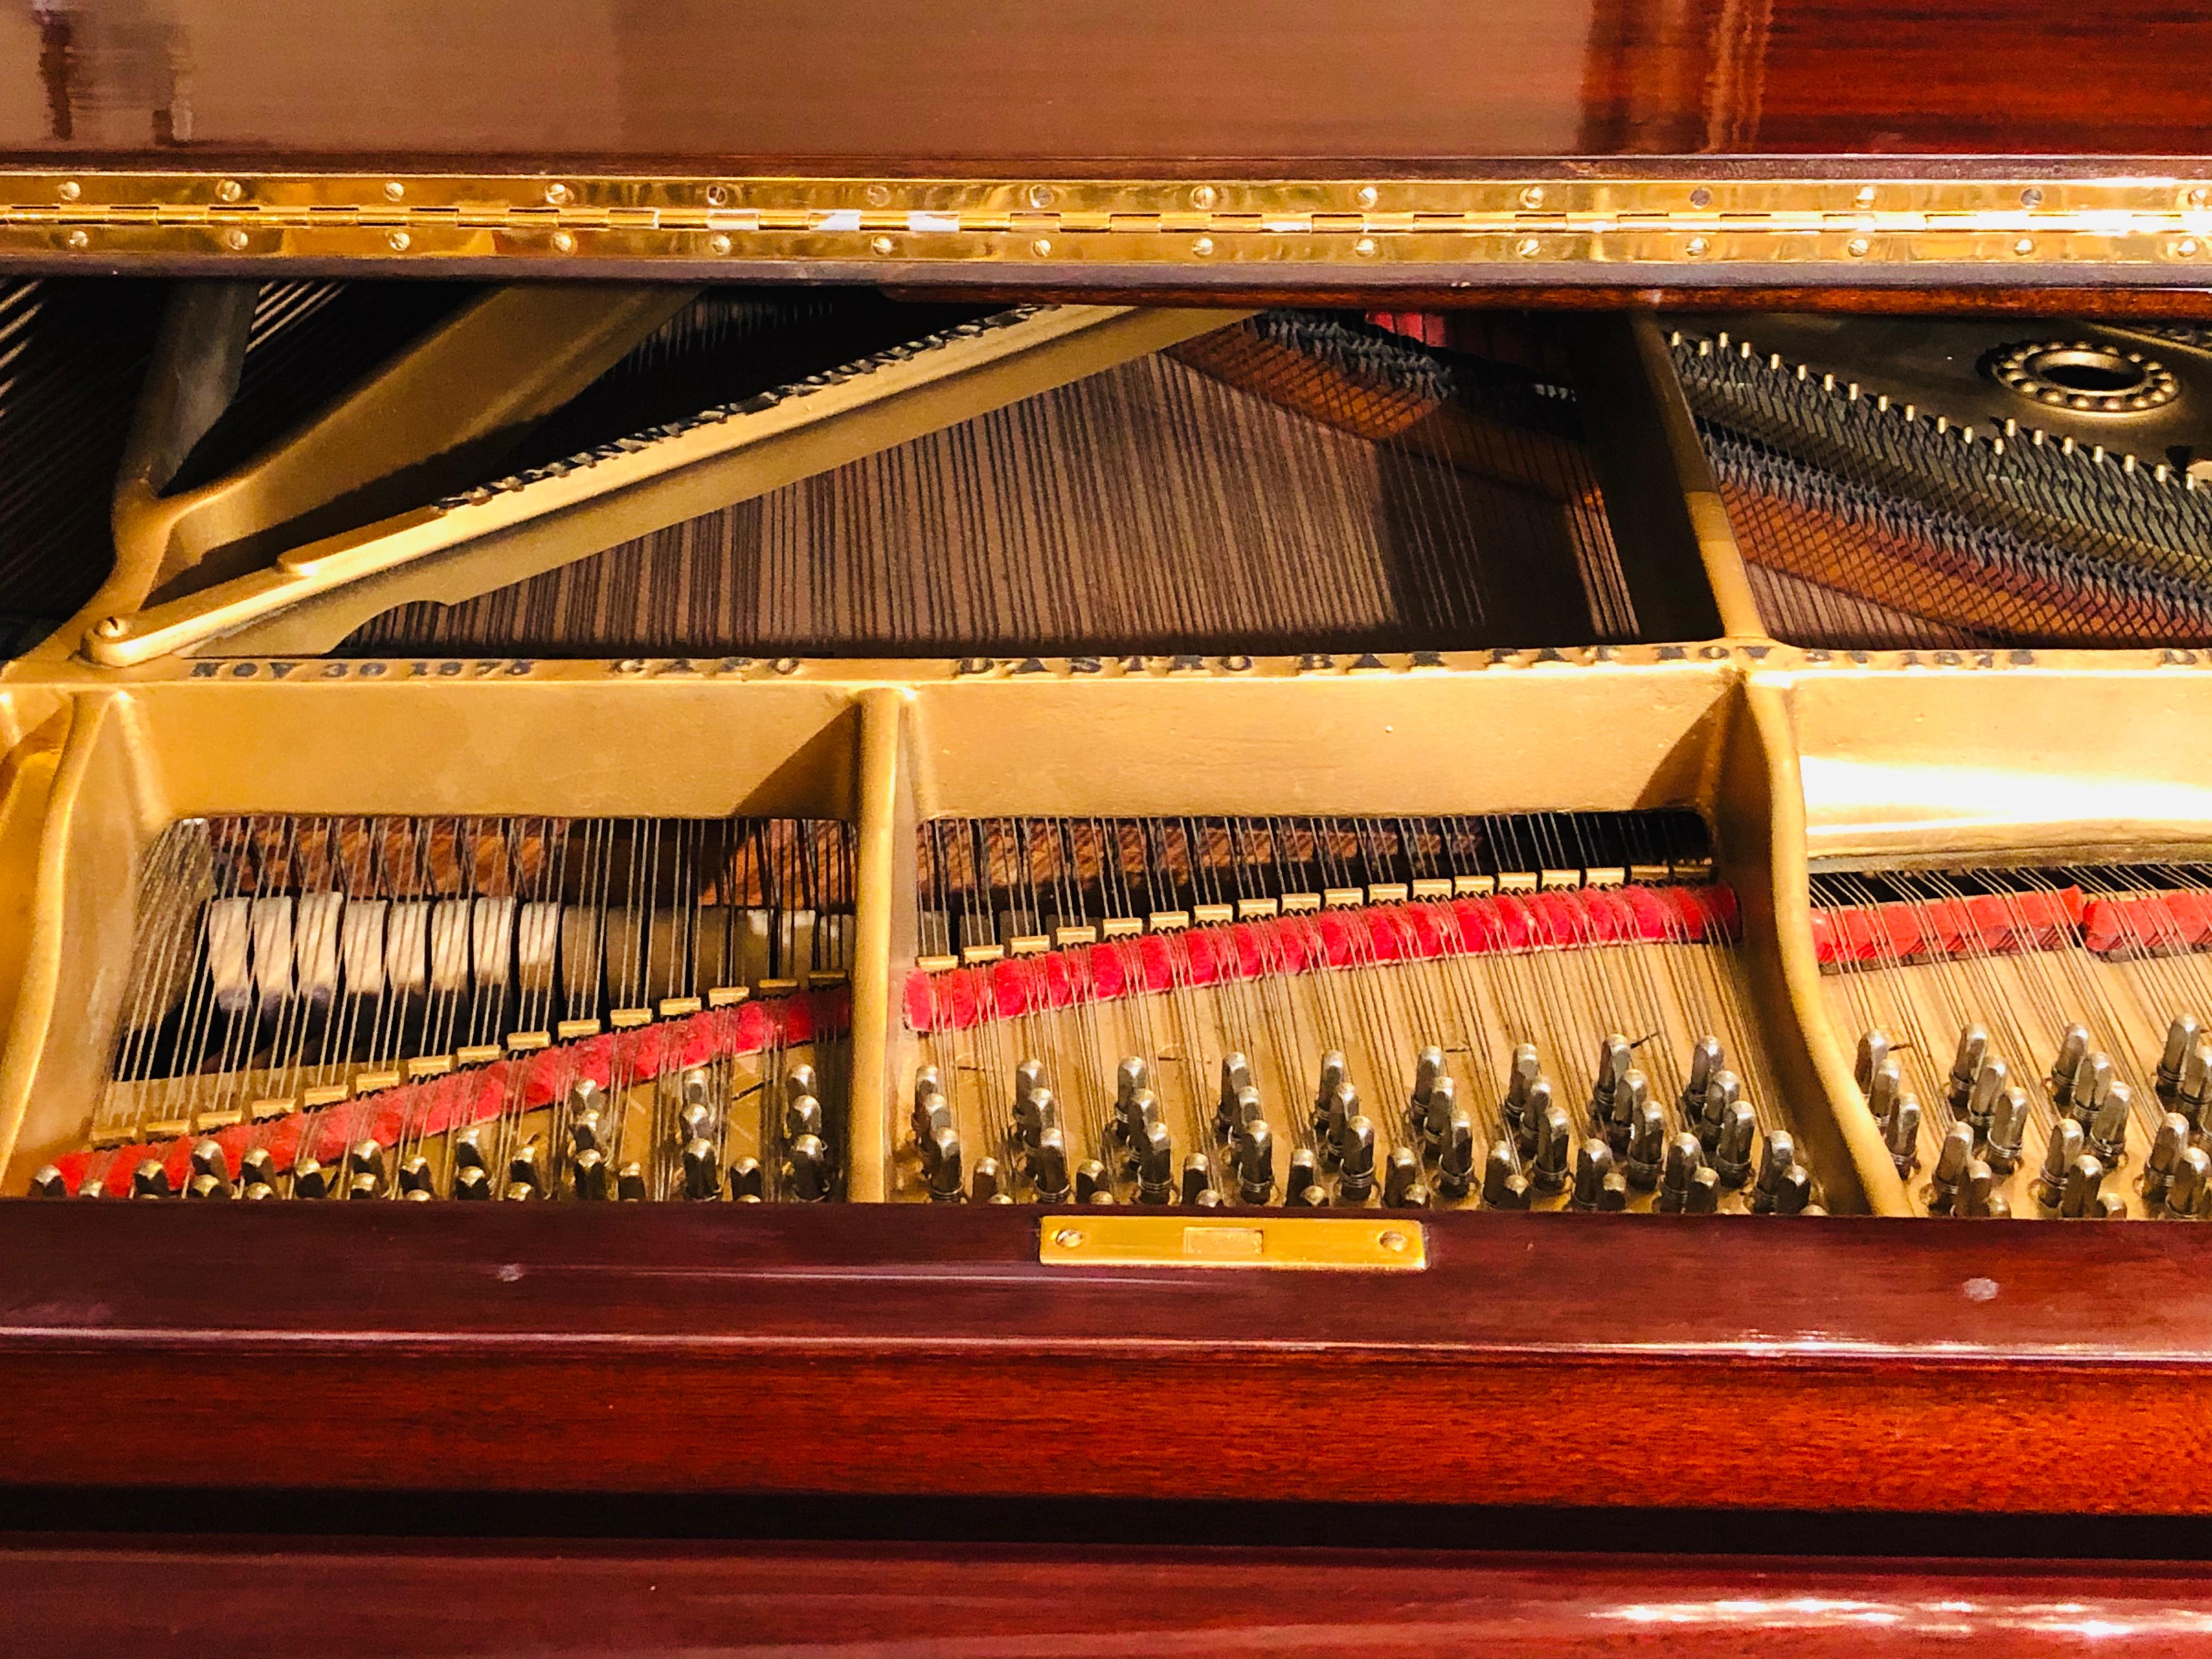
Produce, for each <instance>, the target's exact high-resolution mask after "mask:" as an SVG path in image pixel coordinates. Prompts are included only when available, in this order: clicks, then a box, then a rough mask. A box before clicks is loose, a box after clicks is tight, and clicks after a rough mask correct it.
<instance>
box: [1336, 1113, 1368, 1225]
mask: <svg viewBox="0 0 2212 1659" xmlns="http://www.w3.org/2000/svg"><path fill="white" fill-rule="evenodd" d="M1374 1190H1375V1121H1374V1120H1373V1119H1372V1118H1370V1117H1369V1116H1368V1115H1366V1114H1365V1113H1364V1112H1363V1113H1359V1114H1358V1115H1355V1116H1353V1117H1352V1119H1351V1120H1350V1121H1347V1122H1346V1124H1345V1126H1344V1150H1343V1152H1342V1154H1341V1155H1340V1160H1339V1168H1338V1170H1337V1177H1336V1194H1337V1198H1338V1199H1339V1200H1340V1201H1341V1202H1345V1203H1352V1204H1364V1203H1365V1202H1366V1201H1367V1196H1368V1194H1370V1193H1372V1192H1373V1191H1374Z"/></svg>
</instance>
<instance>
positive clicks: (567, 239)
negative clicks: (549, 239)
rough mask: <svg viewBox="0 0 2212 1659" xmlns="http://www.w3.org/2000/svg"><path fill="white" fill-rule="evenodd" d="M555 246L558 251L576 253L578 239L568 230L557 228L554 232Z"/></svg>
mask: <svg viewBox="0 0 2212 1659" xmlns="http://www.w3.org/2000/svg"><path fill="white" fill-rule="evenodd" d="M553 246H554V249H555V251H556V252H561V253H574V252H575V251H576V239H575V237H574V235H572V234H569V233H568V231H565V230H556V231H555V232H554V233H553Z"/></svg>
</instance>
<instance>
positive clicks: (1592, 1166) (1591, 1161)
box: [1568, 1135, 1613, 1210]
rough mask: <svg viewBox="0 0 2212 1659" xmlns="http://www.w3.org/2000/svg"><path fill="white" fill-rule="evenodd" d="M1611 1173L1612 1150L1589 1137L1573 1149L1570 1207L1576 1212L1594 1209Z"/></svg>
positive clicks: (1593, 1136)
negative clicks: (1573, 1190)
mask: <svg viewBox="0 0 2212 1659" xmlns="http://www.w3.org/2000/svg"><path fill="white" fill-rule="evenodd" d="M1612 1174H1613V1148H1612V1147H1610V1146H1607V1145H1606V1143H1605V1142H1604V1141H1602V1140H1601V1139H1598V1138H1597V1137H1596V1136H1595V1135H1592V1136H1590V1137H1589V1139H1586V1140H1584V1141H1583V1144H1582V1145H1581V1146H1578V1147H1577V1148H1576V1149H1575V1194H1574V1197H1573V1198H1572V1199H1571V1200H1568V1201H1569V1203H1570V1205H1571V1206H1572V1207H1573V1208H1575V1209H1577V1210H1595V1209H1596V1208H1597V1207H1598V1200H1599V1199H1600V1198H1601V1196H1602V1194H1603V1193H1604V1190H1605V1180H1606V1177H1607V1176H1609V1175H1612Z"/></svg>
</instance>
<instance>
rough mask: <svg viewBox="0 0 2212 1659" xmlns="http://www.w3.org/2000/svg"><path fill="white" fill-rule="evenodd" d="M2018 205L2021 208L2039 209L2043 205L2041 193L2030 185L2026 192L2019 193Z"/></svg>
mask: <svg viewBox="0 0 2212 1659" xmlns="http://www.w3.org/2000/svg"><path fill="white" fill-rule="evenodd" d="M2020 204H2021V206H2022V207H2030V208H2032V207H2041V206H2042V205H2043V192H2042V191H2039V190H2038V189H2036V187H2035V186H2034V185H2029V186H2028V187H2027V189H2026V190H2024V191H2021V193H2020Z"/></svg>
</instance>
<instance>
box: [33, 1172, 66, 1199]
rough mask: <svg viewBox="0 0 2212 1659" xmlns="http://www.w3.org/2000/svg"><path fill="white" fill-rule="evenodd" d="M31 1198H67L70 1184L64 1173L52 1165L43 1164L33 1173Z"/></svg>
mask: <svg viewBox="0 0 2212 1659" xmlns="http://www.w3.org/2000/svg"><path fill="white" fill-rule="evenodd" d="M31 1196H32V1197H33V1198H67V1197H68V1196H69V1182H67V1181H66V1180H64V1178H63V1176H62V1172H61V1171H60V1170H57V1169H56V1168H55V1167H54V1166H53V1165H52V1164H40V1165H39V1167H38V1168H37V1169H36V1170H33V1171H32V1172H31Z"/></svg>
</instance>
